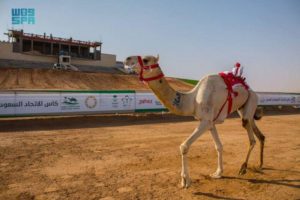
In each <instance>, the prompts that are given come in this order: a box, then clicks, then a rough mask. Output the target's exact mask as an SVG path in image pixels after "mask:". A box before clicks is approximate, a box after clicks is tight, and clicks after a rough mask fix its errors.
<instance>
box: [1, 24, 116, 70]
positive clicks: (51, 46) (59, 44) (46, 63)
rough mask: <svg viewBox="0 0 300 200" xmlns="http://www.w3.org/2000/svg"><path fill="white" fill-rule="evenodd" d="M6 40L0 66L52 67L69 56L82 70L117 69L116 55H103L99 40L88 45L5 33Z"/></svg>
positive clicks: (9, 32) (58, 38)
mask: <svg viewBox="0 0 300 200" xmlns="http://www.w3.org/2000/svg"><path fill="white" fill-rule="evenodd" d="M5 34H6V35H7V36H8V41H0V67H7V66H17V67H23V68H35V67H40V68H52V67H53V65H55V64H56V63H59V61H60V60H62V59H61V58H62V57H63V56H64V57H63V58H65V57H68V58H69V60H70V62H72V65H74V66H76V67H78V68H79V69H80V70H81V71H82V70H83V71H97V70H100V68H101V70H102V71H103V70H106V71H109V70H112V69H111V68H114V67H116V66H117V64H116V55H113V54H107V53H102V50H101V49H102V43H101V42H100V41H96V42H90V41H81V40H75V39H73V38H72V37H71V38H61V37H54V36H53V35H52V34H49V35H47V34H46V33H44V34H43V35H39V34H33V33H25V32H24V31H23V30H8V32H7V33H5Z"/></svg>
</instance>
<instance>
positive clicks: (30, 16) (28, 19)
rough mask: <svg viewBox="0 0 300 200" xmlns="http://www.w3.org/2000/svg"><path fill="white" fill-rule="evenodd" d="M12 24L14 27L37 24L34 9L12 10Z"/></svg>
mask: <svg viewBox="0 0 300 200" xmlns="http://www.w3.org/2000/svg"><path fill="white" fill-rule="evenodd" d="M11 23H12V24H13V25H20V24H35V9H34V8H12V9H11Z"/></svg>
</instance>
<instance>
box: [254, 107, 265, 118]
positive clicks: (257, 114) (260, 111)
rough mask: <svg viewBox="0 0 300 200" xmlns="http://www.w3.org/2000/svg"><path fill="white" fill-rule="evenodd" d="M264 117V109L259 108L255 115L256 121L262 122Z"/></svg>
mask: <svg viewBox="0 0 300 200" xmlns="http://www.w3.org/2000/svg"><path fill="white" fill-rule="evenodd" d="M262 117H263V108H262V107H257V108H256V111H255V114H254V119H255V120H260V119H261V118H262Z"/></svg>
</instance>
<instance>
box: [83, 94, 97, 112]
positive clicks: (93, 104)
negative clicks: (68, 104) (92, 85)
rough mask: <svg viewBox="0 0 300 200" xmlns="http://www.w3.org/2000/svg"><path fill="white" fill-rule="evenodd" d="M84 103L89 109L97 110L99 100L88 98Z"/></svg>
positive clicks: (92, 97)
mask: <svg viewBox="0 0 300 200" xmlns="http://www.w3.org/2000/svg"><path fill="white" fill-rule="evenodd" d="M84 103H85V106H86V107H87V108H90V109H92V108H95V107H96V105H97V99H96V97H95V96H88V97H87V98H86V99H85V101H84Z"/></svg>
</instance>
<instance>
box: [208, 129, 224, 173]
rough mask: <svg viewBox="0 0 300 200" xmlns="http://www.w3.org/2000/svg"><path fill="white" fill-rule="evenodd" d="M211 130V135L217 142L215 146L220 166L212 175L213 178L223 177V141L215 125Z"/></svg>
mask: <svg viewBox="0 0 300 200" xmlns="http://www.w3.org/2000/svg"><path fill="white" fill-rule="evenodd" d="M210 132H211V135H212V137H213V139H214V142H215V148H216V150H217V152H218V168H217V171H216V172H215V173H213V174H211V175H210V176H211V177H212V178H221V177H222V173H223V159H222V153H223V145H222V143H221V140H220V138H219V135H218V132H217V129H216V126H215V125H213V126H212V128H211V129H210Z"/></svg>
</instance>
